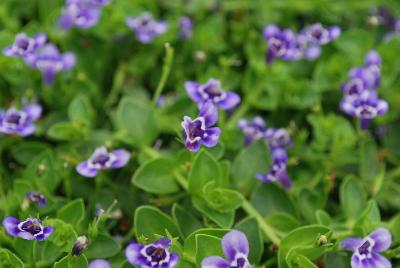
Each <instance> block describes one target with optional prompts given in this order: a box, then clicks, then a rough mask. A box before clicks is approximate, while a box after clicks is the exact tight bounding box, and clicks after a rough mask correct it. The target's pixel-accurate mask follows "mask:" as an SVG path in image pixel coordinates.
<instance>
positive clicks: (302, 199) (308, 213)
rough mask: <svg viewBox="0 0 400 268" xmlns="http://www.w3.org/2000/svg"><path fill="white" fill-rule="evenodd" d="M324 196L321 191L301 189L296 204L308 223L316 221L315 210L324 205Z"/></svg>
mask: <svg viewBox="0 0 400 268" xmlns="http://www.w3.org/2000/svg"><path fill="white" fill-rule="evenodd" d="M325 200H326V197H325V196H324V194H322V193H321V191H318V192H317V191H314V190H311V189H305V190H303V191H301V193H300V195H299V198H298V205H299V208H300V211H301V213H302V214H303V216H304V218H306V220H307V221H308V222H310V223H316V218H315V211H316V210H318V209H322V208H324V207H325V203H326V201H325Z"/></svg>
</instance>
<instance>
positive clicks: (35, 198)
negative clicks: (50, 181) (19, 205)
mask: <svg viewBox="0 0 400 268" xmlns="http://www.w3.org/2000/svg"><path fill="white" fill-rule="evenodd" d="M24 202H26V203H28V204H29V203H37V204H38V205H39V207H41V208H45V207H46V206H47V199H46V197H45V196H44V195H42V194H41V193H39V192H27V193H26V194H25V199H24Z"/></svg>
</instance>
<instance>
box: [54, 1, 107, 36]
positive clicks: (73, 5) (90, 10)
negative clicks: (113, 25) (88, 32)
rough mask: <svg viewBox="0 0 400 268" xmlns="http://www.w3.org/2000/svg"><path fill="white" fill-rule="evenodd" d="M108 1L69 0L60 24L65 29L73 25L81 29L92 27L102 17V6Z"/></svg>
mask: <svg viewBox="0 0 400 268" xmlns="http://www.w3.org/2000/svg"><path fill="white" fill-rule="evenodd" d="M107 2H108V1H102V0H67V2H66V4H65V6H64V9H63V12H62V15H61V17H60V18H59V20H58V24H59V26H60V27H61V28H62V29H63V30H65V31H66V30H68V29H70V28H71V27H73V26H76V27H78V28H81V29H87V28H90V27H92V26H94V25H95V24H96V23H97V22H98V20H99V18H100V6H102V5H105V4H106V3H107Z"/></svg>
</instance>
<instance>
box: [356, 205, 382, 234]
mask: <svg viewBox="0 0 400 268" xmlns="http://www.w3.org/2000/svg"><path fill="white" fill-rule="evenodd" d="M380 221H381V214H380V212H379V207H378V204H377V203H376V201H375V200H373V199H372V200H369V201H368V203H367V205H366V208H365V209H364V210H363V211H362V213H361V216H360V218H359V219H358V220H357V221H356V223H355V224H354V228H360V229H362V230H363V233H364V234H368V233H370V232H371V231H372V230H373V229H375V228H376V227H377V226H379V225H380Z"/></svg>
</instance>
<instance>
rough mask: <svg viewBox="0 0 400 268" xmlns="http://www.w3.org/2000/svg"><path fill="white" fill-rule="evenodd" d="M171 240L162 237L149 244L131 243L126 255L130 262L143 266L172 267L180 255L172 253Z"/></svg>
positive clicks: (155, 267)
mask: <svg viewBox="0 0 400 268" xmlns="http://www.w3.org/2000/svg"><path fill="white" fill-rule="evenodd" d="M170 247H171V240H169V239H168V238H166V237H163V238H160V239H159V240H157V241H156V242H154V243H152V244H149V245H142V244H139V243H131V244H129V245H128V247H127V248H126V249H125V256H126V259H127V260H128V262H129V263H131V264H133V265H137V266H140V267H143V268H148V267H153V268H172V267H175V266H176V264H177V263H178V260H179V256H178V255H177V254H175V253H170V252H169V248H170Z"/></svg>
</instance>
